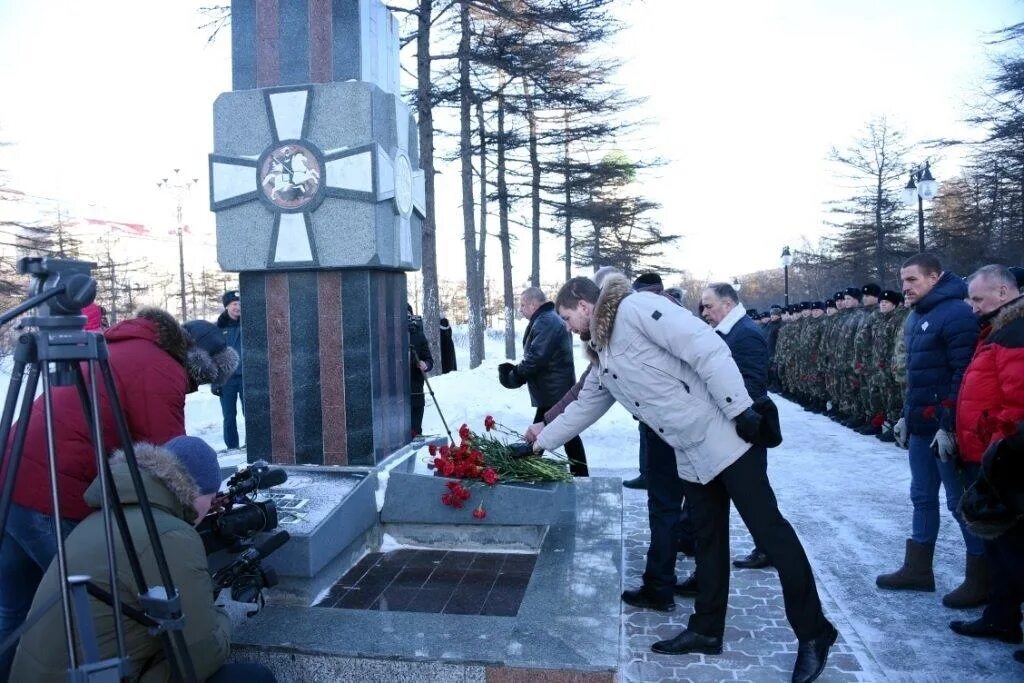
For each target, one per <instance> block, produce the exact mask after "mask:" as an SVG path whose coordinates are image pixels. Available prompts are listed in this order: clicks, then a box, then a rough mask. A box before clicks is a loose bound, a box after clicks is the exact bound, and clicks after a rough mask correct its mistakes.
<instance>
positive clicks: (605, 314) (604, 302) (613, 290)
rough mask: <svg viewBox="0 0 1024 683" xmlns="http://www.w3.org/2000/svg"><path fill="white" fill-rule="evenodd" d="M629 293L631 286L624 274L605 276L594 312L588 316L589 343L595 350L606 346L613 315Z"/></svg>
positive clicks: (612, 325)
mask: <svg viewBox="0 0 1024 683" xmlns="http://www.w3.org/2000/svg"><path fill="white" fill-rule="evenodd" d="M631 294H633V288H632V287H631V286H630V282H629V280H627V279H626V277H625V276H624V275H620V274H614V275H611V276H609V277H607V278H605V281H604V284H603V285H602V287H601V294H600V295H599V296H598V297H597V303H596V304H594V314H593V316H591V318H590V344H591V346H593V347H594V349H595V350H597V351H601V350H603V349H604V347H606V346H608V342H609V341H611V338H612V330H613V329H614V327H615V316H616V314H617V313H618V312H619V304H621V303H622V300H623V299H625V298H626V297H627V296H629V295H631Z"/></svg>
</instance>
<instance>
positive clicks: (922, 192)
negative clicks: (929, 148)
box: [903, 161, 939, 252]
mask: <svg viewBox="0 0 1024 683" xmlns="http://www.w3.org/2000/svg"><path fill="white" fill-rule="evenodd" d="M938 191H939V184H938V183H937V182H935V178H933V177H932V171H931V168H929V164H928V162H927V161H926V162H924V166H923V167H919V168H916V169H913V170H911V171H910V180H909V181H907V186H906V187H905V188H903V201H904V202H906V203H907V204H908V205H911V206H913V204H914V201H915V200H916V201H917V247H918V250H919V251H922V252H923V251H924V200H926V199H927V200H928V201H931V200H932V199H935V195H936V194H937V193H938Z"/></svg>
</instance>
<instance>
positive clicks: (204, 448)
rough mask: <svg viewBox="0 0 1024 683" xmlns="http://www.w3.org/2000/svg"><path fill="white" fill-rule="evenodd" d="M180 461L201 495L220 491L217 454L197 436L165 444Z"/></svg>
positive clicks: (185, 437)
mask: <svg viewBox="0 0 1024 683" xmlns="http://www.w3.org/2000/svg"><path fill="white" fill-rule="evenodd" d="M163 447H164V449H166V450H168V451H170V452H171V453H173V454H174V456H175V457H176V458H177V459H178V462H180V463H181V464H182V465H183V466H184V467H185V469H186V470H188V473H189V474H191V475H192V478H193V479H194V480H195V482H196V486H198V487H199V493H200V495H206V494H208V493H217V491H219V490H220V464H219V463H218V462H217V453H216V452H215V451H214V450H213V449H212V448H210V445H209V444H207V443H206V442H205V441H203V440H202V439H200V438H199V437H197V436H176V437H174V438H173V439H171V440H170V441H168V442H167V443H165V444H164V446H163Z"/></svg>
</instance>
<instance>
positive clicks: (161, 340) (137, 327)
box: [103, 308, 189, 365]
mask: <svg viewBox="0 0 1024 683" xmlns="http://www.w3.org/2000/svg"><path fill="white" fill-rule="evenodd" d="M103 336H105V337H106V338H107V341H109V342H118V341H122V340H125V339H148V340H150V341H152V342H154V343H156V345H157V346H159V347H160V348H161V349H163V350H164V351H166V352H167V354H168V355H170V356H171V357H172V358H174V360H176V361H178V362H179V363H181V364H182V365H184V364H185V356H186V355H187V350H188V345H189V340H188V337H187V336H186V335H185V330H183V329H182V328H181V325H179V324H178V321H177V320H175V319H174V318H173V317H172V316H171V314H170V313H168V312H167V311H164V310H161V309H159V308H143V309H141V310H139V312H138V314H137V315H136V316H135V317H134V318H129V319H128V320H125V321H123V322H120V323H118V324H116V325H114V326H113V327H111V328H110V329H109V330H107V331H106V332H105V333H104V335H103Z"/></svg>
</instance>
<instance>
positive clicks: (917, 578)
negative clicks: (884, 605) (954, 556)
mask: <svg viewBox="0 0 1024 683" xmlns="http://www.w3.org/2000/svg"><path fill="white" fill-rule="evenodd" d="M934 556H935V544H934V543H917V542H915V541H914V540H913V539H911V538H908V539H907V550H906V555H905V556H904V558H903V566H902V567H900V568H899V569H897V570H896V571H894V572H893V573H891V574H882V575H880V576H879V577H878V578H876V579H875V585H877V586H878V587H879V588H886V589H889V590H897V591H925V592H928V593H934V592H935V574H933V573H932V559H933V558H934Z"/></svg>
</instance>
